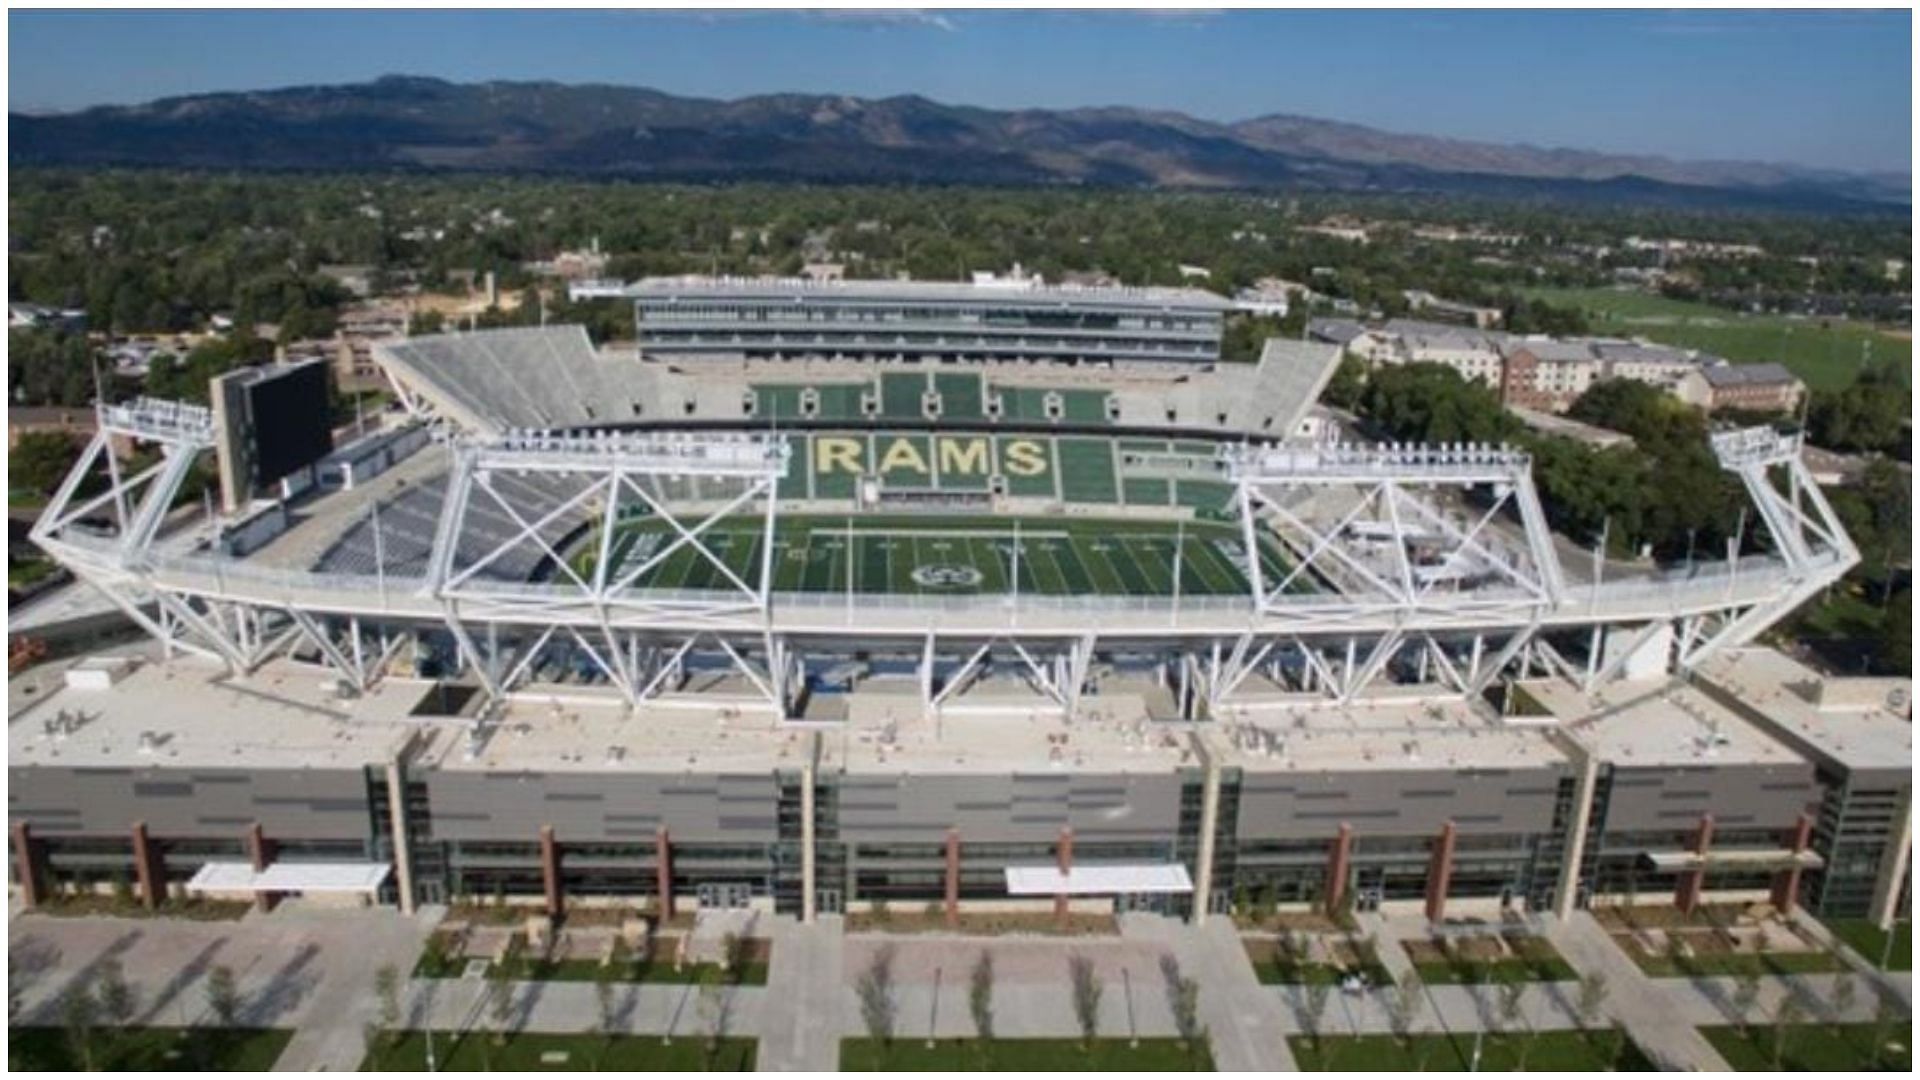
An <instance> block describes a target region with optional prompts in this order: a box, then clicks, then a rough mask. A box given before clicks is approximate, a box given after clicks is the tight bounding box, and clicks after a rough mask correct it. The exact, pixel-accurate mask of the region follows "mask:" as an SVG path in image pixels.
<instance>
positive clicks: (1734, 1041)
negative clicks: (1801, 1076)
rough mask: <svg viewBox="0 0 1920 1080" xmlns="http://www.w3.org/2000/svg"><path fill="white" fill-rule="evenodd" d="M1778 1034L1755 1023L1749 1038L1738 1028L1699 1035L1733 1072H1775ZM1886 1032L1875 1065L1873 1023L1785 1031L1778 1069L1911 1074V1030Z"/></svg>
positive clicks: (1796, 1027) (1901, 1028)
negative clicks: (1732, 1068)
mask: <svg viewBox="0 0 1920 1080" xmlns="http://www.w3.org/2000/svg"><path fill="white" fill-rule="evenodd" d="M1775 1030H1776V1028H1775V1027H1774V1025H1771V1024H1754V1025H1753V1026H1752V1027H1751V1028H1750V1029H1749V1030H1748V1032H1747V1034H1745V1035H1743V1034H1741V1033H1740V1029H1739V1028H1737V1027H1709V1028H1701V1029H1700V1033H1701V1034H1702V1035H1705V1036H1706V1037H1707V1041H1708V1042H1710V1043H1712V1044H1713V1048H1714V1049H1715V1050H1718V1051H1720V1056H1721V1057H1723V1058H1726V1059H1727V1064H1729V1065H1731V1066H1733V1067H1734V1069H1735V1070H1737V1071H1740V1072H1771V1071H1773V1069H1774V1064H1773V1062H1774V1032H1775ZM1888 1031H1889V1035H1888V1040H1889V1041H1888V1045H1887V1046H1885V1047H1883V1048H1882V1053H1881V1054H1880V1055H1879V1058H1878V1060H1876V1059H1875V1055H1874V1052H1873V1039H1874V1027H1873V1025H1872V1024H1842V1025H1840V1028H1839V1030H1838V1031H1837V1032H1836V1031H1835V1030H1834V1029H1833V1028H1832V1027H1830V1026H1828V1025H1826V1024H1795V1025H1793V1026H1792V1027H1789V1028H1787V1029H1786V1033H1787V1034H1786V1042H1785V1043H1784V1045H1783V1046H1782V1052H1781V1055H1780V1067H1781V1068H1782V1069H1784V1070H1786V1071H1788V1072H1857V1071H1869V1072H1874V1071H1881V1072H1895V1071H1897V1072H1908V1071H1911V1070H1912V1068H1913V1046H1912V1043H1911V1042H1910V1040H1911V1038H1912V1028H1911V1026H1910V1025H1909V1024H1906V1023H1904V1022H1903V1023H1900V1024H1894V1025H1891V1026H1890V1027H1889V1029H1888Z"/></svg>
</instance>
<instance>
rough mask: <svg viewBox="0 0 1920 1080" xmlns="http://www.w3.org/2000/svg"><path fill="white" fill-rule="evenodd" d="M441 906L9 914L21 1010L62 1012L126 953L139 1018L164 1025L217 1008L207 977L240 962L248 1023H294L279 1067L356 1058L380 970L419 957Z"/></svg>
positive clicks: (239, 985) (30, 1015) (296, 905)
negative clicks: (410, 912) (206, 913)
mask: <svg viewBox="0 0 1920 1080" xmlns="http://www.w3.org/2000/svg"><path fill="white" fill-rule="evenodd" d="M439 914H440V913H439V911H438V909H432V910H428V911H423V912H422V913H421V915H420V916H419V917H417V918H408V917H406V916H403V915H401V914H399V913H398V912H396V911H393V910H391V909H339V908H327V907H319V906H314V905H308V904H303V903H300V902H297V901H292V902H288V903H286V904H284V905H282V907H281V908H280V909H279V910H277V911H273V912H268V913H260V912H252V913H249V914H247V915H246V916H245V917H244V918H241V919H238V920H207V921H195V920H190V919H177V918H110V917H62V916H49V915H35V914H31V913H23V914H19V915H16V916H14V917H13V918H12V919H10V920H9V923H8V927H7V931H8V935H7V936H8V945H9V949H10V950H11V952H12V955H13V958H14V961H15V964H16V968H15V971H14V977H13V983H14V989H15V991H16V992H17V993H18V995H19V1003H20V1012H19V1017H20V1019H21V1020H22V1021H23V1022H25V1023H29V1024H58V1023H59V1022H60V1020H59V1005H58V1002H59V999H60V996H61V995H62V994H63V993H65V992H66V991H67V990H68V989H70V988H76V987H79V986H83V985H88V984H90V983H91V982H92V981H93V980H94V979H96V978H98V977H99V974H100V972H101V971H102V970H103V969H104V967H105V965H106V963H107V962H108V961H109V960H113V961H118V963H119V964H120V967H121V971H122V973H123V976H124V977H125V979H126V981H127V984H128V985H129V986H131V987H132V988H133V990H134V992H135V993H136V995H137V996H138V999H139V1003H140V1011H139V1013H138V1014H137V1015H136V1017H135V1022H136V1023H140V1024H153V1025H163V1026H176V1025H177V1026H186V1025H193V1024H204V1023H208V1022H210V1020H211V1016H210V1012H209V1009H208V1005H207V993H206V988H207V977H208V976H209V975H210V974H211V973H212V972H213V971H214V969H216V968H220V967H225V968H227V969H228V970H229V971H231V972H232V973H233V976H234V983H235V987H236V989H237V990H238V991H239V996H240V1001H241V1010H240V1020H241V1022H242V1023H244V1024H247V1025H249V1026H256V1027H291V1028H294V1029H295V1032H294V1036H293V1039H292V1040H291V1041H290V1042H289V1043H288V1044H287V1049H286V1052H285V1053H283V1054H282V1055H281V1057H280V1061H279V1063H278V1065H277V1067H278V1068H281V1069H298V1070H315V1069H352V1068H354V1067H356V1066H357V1065H359V1063H360V1058H361V1056H362V1052H363V1047H364V1040H363V1038H362V1034H361V1028H362V1025H364V1024H365V1023H366V1022H367V1021H368V1020H371V1019H373V1017H374V1014H375V1012H376V1005H375V1003H374V1001H373V994H372V987H373V982H374V973H375V972H376V971H378V970H379V968H380V967H381V966H382V965H384V964H388V963H402V964H404V963H411V962H412V958H413V957H414V956H415V955H417V954H418V953H419V951H420V945H421V943H422V942H424V941H425V940H426V935H427V929H428V928H429V927H430V926H432V925H433V922H434V921H436V920H437V919H438V918H439Z"/></svg>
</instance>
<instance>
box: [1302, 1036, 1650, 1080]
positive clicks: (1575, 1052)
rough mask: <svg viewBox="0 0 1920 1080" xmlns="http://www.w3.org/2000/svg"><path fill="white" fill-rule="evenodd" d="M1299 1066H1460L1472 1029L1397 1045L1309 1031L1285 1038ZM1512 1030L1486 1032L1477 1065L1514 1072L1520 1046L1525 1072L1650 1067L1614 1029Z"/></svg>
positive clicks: (1467, 1058)
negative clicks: (1515, 1032)
mask: <svg viewBox="0 0 1920 1080" xmlns="http://www.w3.org/2000/svg"><path fill="white" fill-rule="evenodd" d="M1287 1042H1288V1044H1289V1045H1290V1046H1292V1048H1293V1056H1294V1059H1295V1060H1296V1061H1297V1062H1298V1063H1299V1066H1300V1070H1301V1071H1302V1072H1421V1071H1425V1072H1466V1071H1467V1070H1468V1068H1469V1067H1470V1066H1471V1065H1472V1063H1473V1035H1472V1034H1471V1033H1467V1034H1464V1035H1418V1036H1415V1037H1414V1038H1412V1039H1411V1040H1409V1041H1408V1042H1407V1043H1406V1044H1405V1045H1402V1044H1401V1042H1400V1040H1399V1039H1397V1038H1395V1037H1394V1036H1392V1035H1328V1036H1323V1037H1322V1038H1321V1039H1320V1045H1319V1048H1318V1049H1315V1047H1314V1041H1313V1038H1312V1037H1311V1036H1307V1035H1295V1036H1293V1037H1292V1038H1290V1039H1288V1040H1287ZM1526 1042H1527V1040H1526V1039H1525V1038H1523V1037H1521V1036H1517V1035H1491V1034H1490V1035H1488V1036H1487V1037H1486V1038H1485V1039H1484V1040H1482V1042H1481V1046H1480V1071H1482V1072H1514V1071H1516V1070H1517V1069H1518V1068H1519V1064H1520V1057H1521V1055H1522V1053H1523V1052H1524V1054H1525V1056H1526V1059H1527V1071H1528V1072H1552V1071H1558V1072H1598V1071H1602V1070H1604V1069H1606V1068H1607V1067H1608V1062H1609V1060H1612V1061H1613V1066H1612V1068H1613V1071H1616V1072H1651V1071H1653V1063H1652V1062H1651V1061H1649V1060H1647V1057H1646V1055H1645V1054H1642V1053H1641V1052H1640V1048H1639V1047H1637V1046H1635V1045H1634V1044H1633V1040H1632V1039H1629V1038H1627V1036H1626V1034H1625V1033H1624V1032H1621V1031H1618V1030H1615V1029H1611V1028H1610V1029H1606V1030H1596V1031H1592V1032H1582V1031H1543V1032H1541V1033H1539V1034H1538V1035H1535V1036H1533V1037H1532V1040H1531V1045H1523V1043H1526Z"/></svg>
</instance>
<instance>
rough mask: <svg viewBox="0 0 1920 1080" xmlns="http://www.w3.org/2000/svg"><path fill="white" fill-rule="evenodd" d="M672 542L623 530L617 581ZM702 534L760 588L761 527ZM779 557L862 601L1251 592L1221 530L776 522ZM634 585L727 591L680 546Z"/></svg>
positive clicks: (995, 521) (784, 569)
mask: <svg viewBox="0 0 1920 1080" xmlns="http://www.w3.org/2000/svg"><path fill="white" fill-rule="evenodd" d="M675 535H677V534H675V533H674V532H673V531H672V529H671V528H670V527H668V526H667V525H666V524H665V523H663V522H659V521H653V520H648V519H637V520H634V521H631V522H628V523H626V524H625V525H623V526H622V527H621V529H620V531H619V533H618V534H616V536H615V538H614V543H613V548H612V555H611V558H612V566H613V569H612V572H611V573H610V575H609V580H610V581H618V580H620V579H622V578H624V577H626V576H628V575H629V574H631V573H632V572H633V571H634V570H635V569H638V568H639V567H641V566H644V565H645V564H646V562H647V560H648V559H650V558H652V557H653V556H654V555H655V554H656V553H658V552H659V551H661V550H663V549H664V548H665V547H667V546H668V545H669V544H670V543H671V542H672V539H673V537H674V536H675ZM701 536H702V540H703V541H704V542H705V543H706V544H707V545H708V546H709V547H710V548H712V549H713V551H714V553H715V554H716V555H718V556H719V557H720V558H721V559H722V560H723V561H724V562H725V563H726V565H727V566H728V567H729V568H730V569H731V570H732V571H733V572H734V573H735V574H738V575H739V576H740V578H741V580H742V581H745V582H747V583H749V584H751V583H752V582H754V581H756V580H757V579H758V577H759V566H760V558H761V544H762V542H763V540H764V531H763V526H762V524H761V523H760V522H759V521H757V520H751V521H750V520H747V519H738V520H728V521H722V522H719V523H718V524H716V525H715V527H714V528H713V529H711V530H709V531H708V532H706V533H703V534H701ZM1016 541H1017V546H1018V555H1017V557H1016V554H1015V548H1016ZM597 551H598V540H597V538H591V537H590V538H588V540H587V541H585V542H583V544H582V549H581V554H580V555H578V556H577V557H576V558H575V560H574V565H575V568H576V569H577V570H579V571H580V572H581V573H582V575H583V576H584V575H585V573H587V572H588V571H590V570H591V569H592V563H593V560H594V558H595V556H596V555H597ZM773 558H774V589H775V590H777V591H781V592H826V593H831V592H845V591H847V590H848V588H849V576H851V588H852V590H853V591H855V592H860V593H893V594H922V593H925V594H937V595H948V596H951V595H964V594H974V593H985V594H995V593H1007V592H1011V591H1013V587H1012V581H1013V577H1014V575H1015V574H1016V573H1017V574H1018V575H1019V581H1020V583H1019V591H1020V592H1022V593H1027V594H1038V595H1044V596H1085V595H1109V596H1171V595H1173V594H1174V593H1175V592H1176V591H1178V592H1179V593H1180V594H1181V595H1185V596H1210V595H1235V594H1243V593H1245V592H1246V588H1247V586H1246V573H1245V571H1244V570H1243V569H1242V567H1243V566H1244V565H1245V544H1244V542H1243V539H1242V536H1241V532H1240V530H1239V528H1238V527H1237V526H1234V525H1227V524H1222V523H1217V522H1191V521H1190V522H1187V523H1186V524H1185V525H1182V526H1176V525H1175V524H1174V523H1172V522H1160V521H1155V522H1137V521H1085V520H1062V519H1059V518H1023V519H1019V520H1018V521H1017V523H1016V521H1015V519H1011V518H994V517H960V518H955V517H923V516H912V517H906V516H892V517H881V516H870V515H855V516H853V517H836V516H794V517H783V518H781V519H779V522H778V524H777V526H776V532H775V537H774V553H773ZM1176 563H1178V569H1177V570H1176ZM1260 563H1261V573H1262V575H1263V577H1264V579H1265V581H1266V582H1267V584H1268V587H1269V588H1271V587H1272V585H1273V584H1275V583H1277V582H1278V581H1279V580H1280V578H1281V577H1283V576H1285V573H1286V571H1285V569H1284V567H1285V560H1284V556H1282V554H1281V553H1280V551H1279V550H1278V548H1277V546H1276V545H1273V544H1271V543H1270V542H1269V543H1267V544H1264V545H1263V546H1262V550H1261V553H1260ZM1176 578H1177V579H1178V580H1177V581H1176ZM634 585H635V586H638V587H641V588H660V589H709V588H726V587H728V585H729V582H728V580H727V578H726V576H725V574H723V573H722V572H721V571H720V570H719V568H718V567H716V566H714V565H713V563H712V561H711V560H709V559H707V558H706V557H705V556H703V555H701V554H700V553H698V552H697V551H695V550H694V549H693V547H692V545H686V544H683V545H681V546H680V547H679V548H678V549H676V550H674V551H673V552H672V553H671V554H669V555H667V556H666V557H665V558H664V559H661V560H660V561H659V562H658V563H657V564H656V565H655V566H653V567H651V568H649V569H647V570H646V571H645V572H643V573H642V574H641V575H640V576H639V577H638V578H636V579H635V580H634Z"/></svg>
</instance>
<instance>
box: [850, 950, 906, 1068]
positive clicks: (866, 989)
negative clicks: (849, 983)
mask: <svg viewBox="0 0 1920 1080" xmlns="http://www.w3.org/2000/svg"><path fill="white" fill-rule="evenodd" d="M854 990H855V992H856V993H857V994H858V996H859V998H860V1022H861V1023H862V1024H864V1025H866V1029H867V1037H868V1038H869V1039H872V1040H873V1041H874V1042H876V1043H878V1044H879V1045H880V1053H881V1055H882V1057H883V1058H884V1056H885V1055H886V1053H887V1051H888V1050H889V1049H891V1048H892V1046H893V1029H894V1021H895V1019H896V1018H897V1016H898V1013H899V1008H900V1005H899V1002H898V1001H897V1000H896V998H895V995H894V987H893V946H892V945H882V946H880V947H879V948H878V949H875V950H874V953H873V959H872V961H870V962H869V963H868V964H867V968H866V970H865V971H862V972H861V973H860V977H859V979H858V980H856V981H855V983H854Z"/></svg>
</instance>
